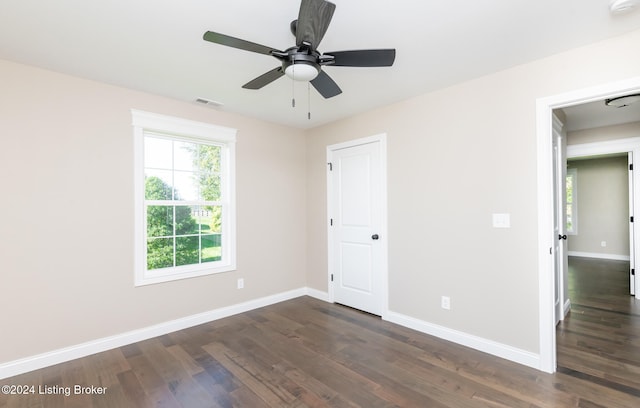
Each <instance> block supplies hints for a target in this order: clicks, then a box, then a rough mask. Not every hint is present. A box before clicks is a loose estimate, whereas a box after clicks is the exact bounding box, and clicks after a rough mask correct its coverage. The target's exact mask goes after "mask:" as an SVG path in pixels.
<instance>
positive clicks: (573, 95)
mask: <svg viewBox="0 0 640 408" xmlns="http://www.w3.org/2000/svg"><path fill="white" fill-rule="evenodd" d="M638 92H640V78H633V79H629V80H626V81H620V82H615V83H609V84H604V85H601V86H597V87H592V88H585V89H581V90H577V91H573V92H568V93H565V94H561V95H556V96H550V97H545V98H540V99H538V101H537V141H538V209H539V211H538V215H539V217H538V243H539V252H538V254H539V255H538V260H539V263H538V264H539V270H540V273H539V315H540V321H539V323H540V331H539V333H540V366H539V368H540V369H541V370H543V371H546V372H550V373H552V372H555V371H556V367H557V353H556V331H555V330H556V309H555V307H554V306H555V304H556V302H555V301H556V296H555V295H556V290H557V275H556V260H557V258H556V252H554V248H556V242H557V240H558V236H559V235H560V236H562V235H563V234H557V230H554V217H556V219H557V200H555V199H554V182H555V181H554V175H555V174H556V172H555V169H556V167H554V150H553V143H552V142H553V141H554V133H553V120H552V118H553V111H554V110H556V109H563V108H570V107H573V106H578V105H581V104H584V105H586V104H589V103H603V102H604V100H605V99H608V98H614V97H618V96H623V95H628V94H634V93H638ZM638 117H640V116H638ZM633 152H634V155H635V156H636V157H640V149H639V150H637V151H636V150H634V151H633ZM638 184H639V183H638V177H635V178H634V187H635V190H636V191H638V190H639V189H638ZM636 207H638V201H637V200H636V201H635V202H634V209H635V208H636ZM635 212H637V211H635ZM634 234H635V240H634V241H635V244H636V246H637V244H638V241H639V240H638V236H637V235H638V231H637V230H636V231H634ZM635 249H636V252H638V250H637V247H636V248H635ZM637 294H638V291H636V296H637Z"/></svg>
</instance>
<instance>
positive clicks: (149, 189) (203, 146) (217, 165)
mask: <svg viewBox="0 0 640 408" xmlns="http://www.w3.org/2000/svg"><path fill="white" fill-rule="evenodd" d="M132 116H133V127H134V139H135V149H134V150H135V159H136V160H135V169H136V171H135V199H136V202H135V207H136V208H135V240H136V242H135V244H136V247H135V259H136V260H135V263H136V265H135V270H136V271H135V283H136V285H147V284H152V283H159V282H166V281H170V280H177V279H183V278H191V277H195V276H202V275H208V274H212V273H217V272H225V271H230V270H234V269H235V253H236V250H235V200H234V197H235V194H234V191H235V188H234V179H235V178H234V169H235V163H234V159H235V134H236V131H235V130H234V129H228V128H223V127H218V126H214V125H210V124H206V123H199V122H193V121H188V120H184V119H178V118H173V117H169V116H162V115H157V114H153V113H147V112H142V111H137V110H132Z"/></svg>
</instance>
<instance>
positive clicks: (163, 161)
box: [144, 136, 173, 169]
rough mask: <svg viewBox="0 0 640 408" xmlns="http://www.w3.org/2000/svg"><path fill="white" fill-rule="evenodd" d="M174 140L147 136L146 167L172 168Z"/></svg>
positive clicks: (145, 146)
mask: <svg viewBox="0 0 640 408" xmlns="http://www.w3.org/2000/svg"><path fill="white" fill-rule="evenodd" d="M172 150H173V142H172V141H171V140H167V139H159V138H156V137H151V136H145V138H144V167H147V168H154V169H171V168H172V162H173V159H172V157H171V156H172Z"/></svg>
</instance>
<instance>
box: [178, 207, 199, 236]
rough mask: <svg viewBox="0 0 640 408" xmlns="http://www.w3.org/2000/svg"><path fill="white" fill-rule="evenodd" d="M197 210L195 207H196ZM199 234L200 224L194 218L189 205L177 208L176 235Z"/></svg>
mask: <svg viewBox="0 0 640 408" xmlns="http://www.w3.org/2000/svg"><path fill="white" fill-rule="evenodd" d="M194 208H195V207H194ZM197 233H198V224H197V223H196V219H195V218H194V217H193V211H192V208H191V207H190V206H188V205H178V206H176V235H190V234H197Z"/></svg>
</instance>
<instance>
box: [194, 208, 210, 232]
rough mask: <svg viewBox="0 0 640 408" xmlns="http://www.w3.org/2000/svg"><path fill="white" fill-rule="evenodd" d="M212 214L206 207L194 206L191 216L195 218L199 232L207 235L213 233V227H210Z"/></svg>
mask: <svg viewBox="0 0 640 408" xmlns="http://www.w3.org/2000/svg"><path fill="white" fill-rule="evenodd" d="M210 214H211V212H210V211H209V210H207V208H205V207H200V206H194V207H192V208H191V215H192V216H193V218H195V220H196V224H198V228H199V230H198V232H201V233H205V234H208V233H210V232H211V231H210V230H211V227H210V226H209V217H210Z"/></svg>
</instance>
